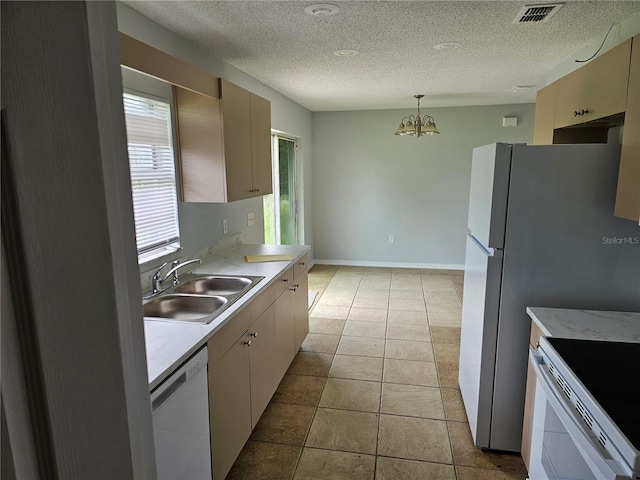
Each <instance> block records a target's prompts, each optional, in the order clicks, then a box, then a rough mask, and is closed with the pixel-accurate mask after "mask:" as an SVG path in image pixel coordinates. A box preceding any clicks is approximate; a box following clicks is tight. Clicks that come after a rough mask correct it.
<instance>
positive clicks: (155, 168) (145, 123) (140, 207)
mask: <svg viewBox="0 0 640 480" xmlns="http://www.w3.org/2000/svg"><path fill="white" fill-rule="evenodd" d="M123 97H124V113H125V120H126V126H127V143H128V147H129V170H130V172H131V190H132V194H133V213H134V217H135V224H136V242H137V245H138V257H141V256H147V255H148V256H150V257H153V256H154V255H151V252H154V251H164V250H165V249H166V248H168V247H173V249H175V248H177V247H178V246H179V241H180V233H179V228H178V201H177V192H176V174H175V164H174V157H173V147H172V135H171V110H170V107H169V104H168V103H165V102H161V101H158V100H152V99H149V98H144V97H139V96H136V95H131V94H129V93H125V94H124V95H123Z"/></svg>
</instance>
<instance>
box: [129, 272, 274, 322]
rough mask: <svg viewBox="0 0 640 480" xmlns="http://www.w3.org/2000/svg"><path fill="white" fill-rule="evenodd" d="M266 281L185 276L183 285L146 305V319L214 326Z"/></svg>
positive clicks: (175, 287) (229, 277) (145, 302)
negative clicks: (238, 301)
mask: <svg viewBox="0 0 640 480" xmlns="http://www.w3.org/2000/svg"><path fill="white" fill-rule="evenodd" d="M263 278H264V277H250V276H237V277H236V276H227V275H197V274H189V275H185V276H184V277H182V276H181V278H180V283H178V284H177V285H174V286H172V287H170V288H168V289H167V290H164V291H163V292H162V293H159V294H157V296H154V297H152V298H149V299H147V300H144V301H143V304H142V309H143V313H144V317H145V319H148V320H168V321H181V322H192V323H203V324H207V323H211V322H212V321H213V320H214V319H215V318H216V317H218V316H219V315H220V314H221V313H222V312H224V311H225V310H226V309H227V308H229V307H230V306H231V305H233V304H234V303H235V302H236V301H237V300H239V299H240V298H241V297H242V296H243V295H244V294H245V293H247V292H248V291H249V290H250V289H251V288H252V287H253V286H254V285H255V284H257V283H258V282H259V281H260V280H262V279H263Z"/></svg>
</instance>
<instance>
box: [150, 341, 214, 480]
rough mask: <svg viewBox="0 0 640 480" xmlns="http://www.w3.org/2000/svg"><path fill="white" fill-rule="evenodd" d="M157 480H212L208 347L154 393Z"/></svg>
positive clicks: (173, 374)
mask: <svg viewBox="0 0 640 480" xmlns="http://www.w3.org/2000/svg"><path fill="white" fill-rule="evenodd" d="M151 410H152V412H153V437H154V442H155V449H156V465H157V468H158V480H165V479H166V480H178V479H181V480H201V479H202V480H204V479H207V480H211V443H210V438H209V400H208V389H207V347H204V348H202V349H201V350H199V351H198V352H197V353H196V354H195V355H193V356H192V357H191V358H190V359H189V360H187V361H186V362H185V363H183V364H182V365H181V366H180V367H179V368H178V369H177V370H176V371H175V372H174V373H172V374H171V376H169V378H167V379H166V380H165V381H164V382H162V383H161V384H160V385H159V386H158V387H156V389H155V390H153V392H151Z"/></svg>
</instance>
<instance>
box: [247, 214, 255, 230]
mask: <svg viewBox="0 0 640 480" xmlns="http://www.w3.org/2000/svg"><path fill="white" fill-rule="evenodd" d="M255 222H256V216H255V214H254V213H253V212H249V213H247V227H250V226H251V225H253V224H254V223H255Z"/></svg>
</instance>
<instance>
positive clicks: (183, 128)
mask: <svg viewBox="0 0 640 480" xmlns="http://www.w3.org/2000/svg"><path fill="white" fill-rule="evenodd" d="M173 92H174V97H175V102H176V112H177V114H176V119H177V123H178V139H179V144H180V172H181V174H180V178H181V179H182V200H183V201H184V202H224V201H225V182H226V178H225V170H224V156H223V151H222V123H221V119H220V100H218V99H217V98H212V97H208V96H206V95H201V94H199V93H195V92H192V91H191V90H185V89H184V88H180V87H175V86H174V87H173Z"/></svg>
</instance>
